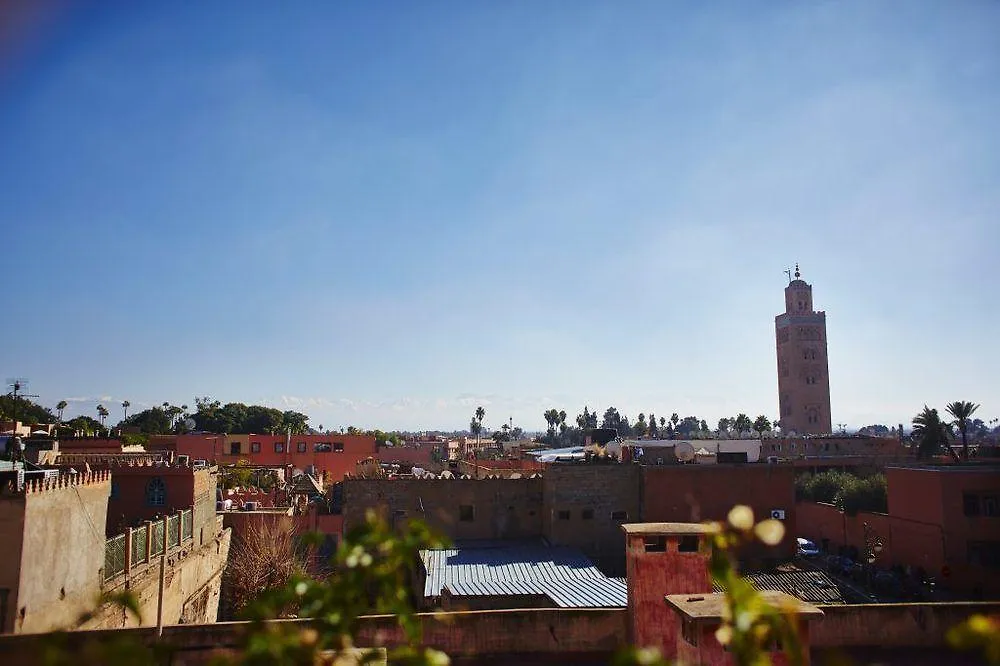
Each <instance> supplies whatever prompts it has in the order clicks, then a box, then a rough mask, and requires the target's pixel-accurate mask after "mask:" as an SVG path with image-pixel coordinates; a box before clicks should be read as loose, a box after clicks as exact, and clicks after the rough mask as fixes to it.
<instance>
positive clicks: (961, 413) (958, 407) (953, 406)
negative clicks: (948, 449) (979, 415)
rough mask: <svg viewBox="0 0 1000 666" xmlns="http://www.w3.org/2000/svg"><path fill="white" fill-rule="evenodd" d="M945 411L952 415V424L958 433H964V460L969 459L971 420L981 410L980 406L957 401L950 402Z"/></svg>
mask: <svg viewBox="0 0 1000 666" xmlns="http://www.w3.org/2000/svg"><path fill="white" fill-rule="evenodd" d="M945 409H946V410H947V411H948V413H949V414H951V416H952V418H954V419H955V420H954V421H952V424H953V425H955V426H956V427H957V428H958V431H959V432H960V433H962V458H963V459H964V460H968V459H969V418H970V417H971V416H972V415H973V414H974V413H975V411H976V410H977V409H979V405H977V404H975V403H972V402H969V401H967V400H956V401H955V402H950V403H948V404H947V405H946V406H945Z"/></svg>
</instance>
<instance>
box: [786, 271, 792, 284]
mask: <svg viewBox="0 0 1000 666" xmlns="http://www.w3.org/2000/svg"><path fill="white" fill-rule="evenodd" d="M785 275H787V276H788V284H791V283H792V269H791V268H786V269H785Z"/></svg>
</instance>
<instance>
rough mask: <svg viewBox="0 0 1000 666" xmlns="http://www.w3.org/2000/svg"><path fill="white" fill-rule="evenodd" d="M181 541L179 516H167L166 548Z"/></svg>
mask: <svg viewBox="0 0 1000 666" xmlns="http://www.w3.org/2000/svg"><path fill="white" fill-rule="evenodd" d="M180 542H181V524H180V517H179V516H177V515H173V516H170V517H169V518H167V548H173V547H174V546H177V545H179V544H180Z"/></svg>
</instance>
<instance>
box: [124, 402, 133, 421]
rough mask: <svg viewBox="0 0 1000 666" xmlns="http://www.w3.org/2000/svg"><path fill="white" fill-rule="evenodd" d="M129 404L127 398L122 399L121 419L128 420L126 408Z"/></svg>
mask: <svg viewBox="0 0 1000 666" xmlns="http://www.w3.org/2000/svg"><path fill="white" fill-rule="evenodd" d="M131 404H132V403H131V402H129V401H128V400H123V401H122V411H124V412H125V418H123V419H122V421H128V408H129V405H131Z"/></svg>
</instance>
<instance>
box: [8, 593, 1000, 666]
mask: <svg viewBox="0 0 1000 666" xmlns="http://www.w3.org/2000/svg"><path fill="white" fill-rule="evenodd" d="M821 609H822V610H823V613H824V617H823V618H822V619H821V620H819V621H817V622H814V623H813V624H812V626H811V628H810V638H811V644H812V648H813V656H814V663H825V662H823V661H822V656H823V654H824V652H825V651H826V650H828V649H830V648H833V647H843V648H845V649H846V650H847V651H848V653H856V650H857V649H859V648H860V649H865V648H881V649H883V650H885V649H888V650H889V652H886V653H885V654H887V655H889V656H891V655H892V652H891V651H892V650H901V651H906V650H912V649H914V648H919V649H920V650H921V653H922V654H926V655H934V656H935V658H936V660H937V663H950V662H951V660H950V659H948V657H954V656H955V654H954V653H952V652H950V651H948V650H947V648H946V647H945V643H944V632H945V631H946V629H947V628H949V627H951V626H954V625H955V624H958V623H959V622H961V621H963V620H964V619H966V618H967V617H969V616H970V615H972V614H973V613H987V614H994V615H995V614H997V613H1000V603H998V602H994V603H937V604H879V605H859V606H822V607H821ZM418 617H419V618H420V620H421V621H422V624H423V626H424V634H423V635H424V643H425V644H426V645H430V646H433V647H436V648H438V649H441V650H444V651H445V652H447V653H448V654H449V655H452V656H454V657H458V658H462V657H465V658H474V657H491V658H492V659H493V661H492V662H491V663H501V661H500V658H504V657H506V659H504V662H503V663H506V662H510V663H524V662H527V661H529V659H526V658H525V657H524V655H536V656H538V655H542V656H543V658H544V659H545V660H546V661H549V662H556V661H568V660H573V659H574V658H576V659H578V660H580V661H586V662H595V663H608V662H609V661H610V660H609V657H610V655H611V654H612V653H613V652H614V651H615V650H617V649H618V648H620V647H622V646H624V645H626V644H627V640H628V639H627V636H628V611H627V610H626V609H623V608H613V609H565V608H553V609H530V610H500V611H469V612H458V613H435V614H430V613H428V614H421V615H420V616H418ZM303 624H305V622H304V621H303ZM245 627H246V623H242V622H227V623H218V624H207V625H186V624H185V625H180V626H167V627H165V628H164V631H163V642H164V643H165V644H168V645H170V646H172V647H174V648H175V649H176V650H177V652H176V653H175V655H174V657H173V658H172V659H171V663H172V664H174V665H175V666H195V665H200V664H207V663H209V662H210V660H211V658H213V657H214V656H216V655H217V651H218V650H219V649H225V648H231V647H233V646H235V645H237V641H238V636H239V633H240V632H241V631H243V630H244V628H245ZM128 636H132V637H134V638H136V639H137V640H140V641H143V642H145V643H147V644H152V643H153V642H154V641H155V640H156V632H155V630H154V629H148V628H144V629H127V630H123V631H114V632H108V631H93V632H74V633H72V634H70V635H69V636H67V640H66V643H65V645H66V648H65V649H66V650H68V651H70V652H72V651H76V650H79V649H80V648H81V646H82V645H83V643H84V642H85V641H107V640H110V639H121V638H123V637H128ZM400 636H401V634H400V631H399V629H398V628H397V627H396V624H395V620H394V618H392V617H391V616H371V617H367V618H362V620H361V629H360V631H359V632H358V634H357V637H356V638H357V640H356V644H357V645H362V646H367V645H374V644H376V643H377V642H379V641H384V642H385V643H386V644H388V645H395V644H398V642H399V640H400ZM42 641H43V638H42V637H40V636H2V637H0V663H4V664H8V663H9V664H24V665H26V666H31V665H33V664H41V663H43V661H42V656H43V652H42V649H41V648H42ZM852 648H853V650H852ZM546 655H547V656H546ZM896 663H899V662H896ZM924 663H934V662H933V661H929V662H924Z"/></svg>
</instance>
